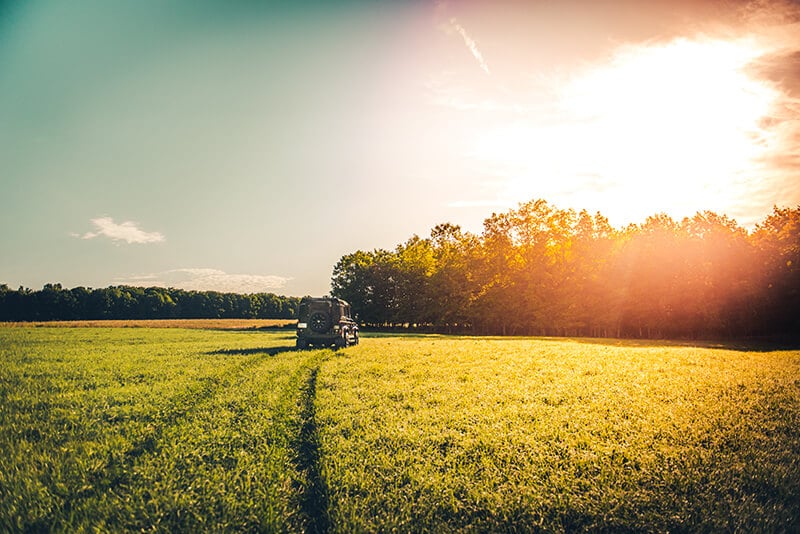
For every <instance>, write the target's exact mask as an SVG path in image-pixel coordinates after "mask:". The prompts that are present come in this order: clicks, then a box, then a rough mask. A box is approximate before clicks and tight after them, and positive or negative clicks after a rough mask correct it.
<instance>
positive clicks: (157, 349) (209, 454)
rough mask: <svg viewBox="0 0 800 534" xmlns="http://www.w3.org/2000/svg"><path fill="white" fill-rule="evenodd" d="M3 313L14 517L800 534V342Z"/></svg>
mask: <svg viewBox="0 0 800 534" xmlns="http://www.w3.org/2000/svg"><path fill="white" fill-rule="evenodd" d="M293 341H294V340H293V336H292V335H291V334H289V333H282V332H263V331H262V332H257V331H238V332H235V331H219V330H217V331H201V330H188V329H163V328H162V329H148V328H140V329H113V328H46V329H43V328H0V451H2V454H0V531H10V532H19V531H55V532H74V531H113V532H121V531H163V532H168V531H169V532H174V531H182V532H197V531H260V532H276V531H306V532H325V531H333V532H384V531H400V532H405V531H414V532H421V531H434V532H445V531H454V530H455V531H512V532H513V531H520V532H521V531H525V532H528V531H548V532H563V531H654V532H665V531H678V532H680V531H746V532H749V531H777V532H782V531H783V532H792V531H800V501H798V499H797V495H800V461H799V460H798V458H800V430H798V429H800V351H772V352H768V351H764V352H757V351H743V350H725V349H721V348H701V347H689V346H677V345H674V346H671V345H667V344H661V345H647V344H641V343H639V344H637V343H624V344H621V343H617V342H610V341H609V342H604V341H596V342H593V343H588V342H585V341H581V340H563V339H561V340H552V339H534V338H516V339H511V338H505V339H500V338H458V337H446V336H423V335H419V336H374V337H367V338H365V339H364V340H363V343H362V344H360V345H358V346H356V347H351V348H349V349H347V350H343V351H338V352H333V351H330V350H317V351H295V350H293V345H294V343H293Z"/></svg>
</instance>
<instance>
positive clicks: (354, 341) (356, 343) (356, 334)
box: [353, 332, 359, 345]
mask: <svg viewBox="0 0 800 534" xmlns="http://www.w3.org/2000/svg"><path fill="white" fill-rule="evenodd" d="M358 341H359V340H358V332H356V333H355V335H354V336H353V345H358Z"/></svg>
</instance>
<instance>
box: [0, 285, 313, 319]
mask: <svg viewBox="0 0 800 534" xmlns="http://www.w3.org/2000/svg"><path fill="white" fill-rule="evenodd" d="M299 302H300V299H299V298H296V297H283V296H278V295H274V294H272V293H254V294H249V295H240V294H238V293H219V292H216V291H186V290H183V289H174V288H163V287H147V288H143V287H132V286H111V287H106V288H100V289H92V288H85V287H76V288H74V289H64V288H63V287H61V284H46V285H45V286H44V287H43V288H42V289H41V290H39V291H33V290H31V289H28V288H23V287H20V288H19V289H17V290H14V289H10V288H9V287H8V285H6V284H2V285H0V321H54V320H63V321H71V320H82V319H91V320H94V319H221V318H240V319H291V318H294V317H295V316H296V314H297V306H298V304H299Z"/></svg>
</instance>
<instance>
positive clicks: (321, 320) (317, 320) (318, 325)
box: [308, 311, 331, 334]
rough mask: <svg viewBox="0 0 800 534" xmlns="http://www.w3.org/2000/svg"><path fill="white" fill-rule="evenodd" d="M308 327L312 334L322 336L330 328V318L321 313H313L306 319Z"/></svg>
mask: <svg viewBox="0 0 800 534" xmlns="http://www.w3.org/2000/svg"><path fill="white" fill-rule="evenodd" d="M308 326H309V328H311V330H312V331H313V332H316V333H317V334H322V333H324V332H327V331H328V329H329V328H330V327H331V318H330V317H329V316H328V314H327V313H325V312H323V311H318V312H315V313H313V314H312V315H311V317H309V318H308Z"/></svg>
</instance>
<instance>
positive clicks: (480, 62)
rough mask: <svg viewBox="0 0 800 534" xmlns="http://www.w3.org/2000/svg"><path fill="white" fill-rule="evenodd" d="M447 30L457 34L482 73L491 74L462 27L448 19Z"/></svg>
mask: <svg viewBox="0 0 800 534" xmlns="http://www.w3.org/2000/svg"><path fill="white" fill-rule="evenodd" d="M448 28H449V29H451V30H455V31H456V32H458V34H459V35H460V36H461V37H462V39H464V44H465V45H467V48H469V51H470V52H471V53H472V57H474V58H475V60H476V61H477V62H478V65H480V67H481V69H483V72H485V73H486V74H491V72H490V71H489V65H488V64H487V63H486V60H485V59H483V54H481V51H480V50H478V44H477V43H476V42H475V40H474V39H473V38H472V37H470V36H469V34H468V33H467V30H465V29H464V27H463V26H462V25H461V24H459V23H458V21H457V20H456V19H455V17H453V18H451V19H450V22H449V24H448Z"/></svg>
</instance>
